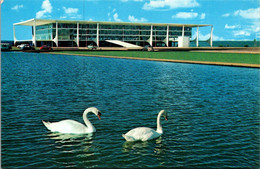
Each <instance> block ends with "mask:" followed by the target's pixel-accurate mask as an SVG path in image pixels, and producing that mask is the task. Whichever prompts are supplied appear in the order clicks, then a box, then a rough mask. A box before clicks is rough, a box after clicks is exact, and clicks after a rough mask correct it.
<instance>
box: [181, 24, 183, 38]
mask: <svg viewBox="0 0 260 169" xmlns="http://www.w3.org/2000/svg"><path fill="white" fill-rule="evenodd" d="M181 36H182V39H183V37H184V25H183V26H182V35H181Z"/></svg>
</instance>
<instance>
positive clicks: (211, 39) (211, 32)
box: [210, 25, 213, 47]
mask: <svg viewBox="0 0 260 169" xmlns="http://www.w3.org/2000/svg"><path fill="white" fill-rule="evenodd" d="M212 45H213V25H211V30H210V46H211V47H212Z"/></svg>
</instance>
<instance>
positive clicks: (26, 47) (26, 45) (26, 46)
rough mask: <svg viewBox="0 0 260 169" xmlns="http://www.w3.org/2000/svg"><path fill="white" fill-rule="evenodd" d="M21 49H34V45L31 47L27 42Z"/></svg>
mask: <svg viewBox="0 0 260 169" xmlns="http://www.w3.org/2000/svg"><path fill="white" fill-rule="evenodd" d="M21 49H22V50H34V47H32V46H31V45H29V44H25V45H23V46H22V47H21Z"/></svg>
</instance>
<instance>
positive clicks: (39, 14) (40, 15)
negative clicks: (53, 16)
mask: <svg viewBox="0 0 260 169" xmlns="http://www.w3.org/2000/svg"><path fill="white" fill-rule="evenodd" d="M41 8H42V10H41V11H39V12H37V13H36V18H43V17H45V16H44V15H45V14H46V13H51V12H52V6H51V3H50V1H49V0H44V1H43V2H42V7H41Z"/></svg>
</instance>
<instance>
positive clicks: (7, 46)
mask: <svg viewBox="0 0 260 169" xmlns="http://www.w3.org/2000/svg"><path fill="white" fill-rule="evenodd" d="M10 49H12V46H11V45H10V44H9V43H1V50H2V51H8V50H10Z"/></svg>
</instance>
